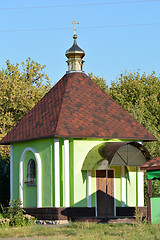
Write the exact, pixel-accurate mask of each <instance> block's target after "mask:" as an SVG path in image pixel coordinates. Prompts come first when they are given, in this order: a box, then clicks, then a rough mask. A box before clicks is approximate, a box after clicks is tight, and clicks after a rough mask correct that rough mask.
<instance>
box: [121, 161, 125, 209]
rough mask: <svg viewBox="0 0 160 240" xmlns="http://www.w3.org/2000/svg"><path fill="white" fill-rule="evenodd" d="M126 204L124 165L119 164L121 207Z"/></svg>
mask: <svg viewBox="0 0 160 240" xmlns="http://www.w3.org/2000/svg"><path fill="white" fill-rule="evenodd" d="M125 205H126V179H125V167H124V166H121V207H125Z"/></svg>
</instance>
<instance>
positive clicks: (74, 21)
mask: <svg viewBox="0 0 160 240" xmlns="http://www.w3.org/2000/svg"><path fill="white" fill-rule="evenodd" d="M72 24H74V34H76V24H79V23H78V22H76V20H75V19H74V20H73V22H72Z"/></svg>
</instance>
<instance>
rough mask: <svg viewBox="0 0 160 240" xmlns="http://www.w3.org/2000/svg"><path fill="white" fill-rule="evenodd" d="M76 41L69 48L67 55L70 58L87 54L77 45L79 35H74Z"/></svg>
mask: <svg viewBox="0 0 160 240" xmlns="http://www.w3.org/2000/svg"><path fill="white" fill-rule="evenodd" d="M73 39H74V43H73V45H72V47H71V48H69V49H68V50H67V51H66V53H65V55H66V57H67V58H68V59H70V58H81V59H82V58H83V57H84V56H85V52H84V51H83V50H82V49H81V48H80V47H79V46H78V45H77V41H76V39H77V35H76V34H74V35H73Z"/></svg>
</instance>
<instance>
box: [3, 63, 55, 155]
mask: <svg viewBox="0 0 160 240" xmlns="http://www.w3.org/2000/svg"><path fill="white" fill-rule="evenodd" d="M44 69H45V66H41V65H40V64H38V63H37V62H34V61H33V60H31V59H30V58H28V59H27V60H26V61H25V62H22V63H21V64H20V65H19V64H18V63H17V64H16V65H13V64H11V63H10V61H7V68H6V69H5V70H4V69H2V70H1V71H0V86H1V88H0V139H1V138H2V137H4V136H5V135H6V134H7V133H8V132H9V131H10V130H11V129H12V128H13V126H15V125H16V124H17V123H18V122H19V120H20V119H21V118H22V117H23V116H24V115H25V114H26V113H27V112H28V111H29V110H30V109H31V108H33V107H34V105H35V104H36V103H37V102H38V101H39V100H40V99H41V98H42V97H43V95H44V94H45V93H46V92H48V90H49V89H50V87H51V86H50V82H49V78H48V76H47V75H46V74H45V71H44ZM0 154H1V155H2V157H3V158H6V157H7V156H8V148H7V147H6V146H4V147H3V146H2V147H1V152H0Z"/></svg>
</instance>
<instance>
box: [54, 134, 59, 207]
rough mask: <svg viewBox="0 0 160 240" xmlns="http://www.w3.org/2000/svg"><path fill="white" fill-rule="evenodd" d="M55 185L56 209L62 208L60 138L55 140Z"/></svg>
mask: <svg viewBox="0 0 160 240" xmlns="http://www.w3.org/2000/svg"><path fill="white" fill-rule="evenodd" d="M54 184H55V185H54V194H55V195H54V196H55V207H60V163H59V139H58V138H54Z"/></svg>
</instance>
